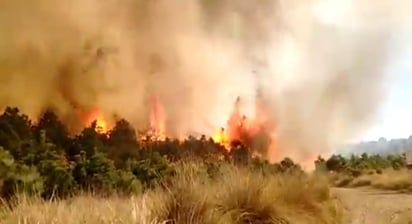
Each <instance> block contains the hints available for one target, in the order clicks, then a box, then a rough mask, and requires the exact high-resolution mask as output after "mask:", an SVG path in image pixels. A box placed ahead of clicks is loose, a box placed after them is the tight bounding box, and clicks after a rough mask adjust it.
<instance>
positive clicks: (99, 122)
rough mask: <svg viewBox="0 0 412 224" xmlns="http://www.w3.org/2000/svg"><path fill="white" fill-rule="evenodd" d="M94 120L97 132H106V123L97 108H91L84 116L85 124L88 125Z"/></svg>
mask: <svg viewBox="0 0 412 224" xmlns="http://www.w3.org/2000/svg"><path fill="white" fill-rule="evenodd" d="M94 121H96V131H97V132H99V133H102V134H104V133H107V131H108V125H107V122H106V120H105V119H104V117H103V116H102V114H101V112H100V110H99V109H98V108H95V109H93V110H92V111H91V112H90V113H89V114H88V116H87V118H86V124H87V125H90V124H91V123H93V122H94Z"/></svg>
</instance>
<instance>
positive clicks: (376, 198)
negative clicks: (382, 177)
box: [332, 188, 412, 224]
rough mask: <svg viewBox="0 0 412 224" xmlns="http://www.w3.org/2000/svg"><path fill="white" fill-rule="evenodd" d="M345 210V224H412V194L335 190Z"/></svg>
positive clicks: (365, 190)
mask: <svg viewBox="0 0 412 224" xmlns="http://www.w3.org/2000/svg"><path fill="white" fill-rule="evenodd" d="M332 191H333V193H334V194H336V195H337V196H338V198H339V200H340V201H341V203H342V205H343V207H344V209H345V222H344V223H345V224H412V194H400V193H396V192H383V191H377V190H371V189H343V188H334V189H333V190H332Z"/></svg>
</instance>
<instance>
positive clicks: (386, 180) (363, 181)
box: [334, 169, 412, 192]
mask: <svg viewBox="0 0 412 224" xmlns="http://www.w3.org/2000/svg"><path fill="white" fill-rule="evenodd" d="M334 184H335V186H338V187H343V186H348V187H364V186H370V187H373V188H376V189H382V190H393V191H401V192H412V171H410V170H406V169H404V170H391V169H388V170H384V171H383V172H382V173H381V174H377V173H372V174H371V173H369V174H364V175H361V176H359V177H356V178H355V177H351V176H346V175H345V176H344V175H342V176H340V177H335V178H334Z"/></svg>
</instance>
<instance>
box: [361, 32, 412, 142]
mask: <svg viewBox="0 0 412 224" xmlns="http://www.w3.org/2000/svg"><path fill="white" fill-rule="evenodd" d="M407 36H409V35H407ZM409 37H410V36H409ZM408 39H409V40H408ZM395 52H396V53H399V54H398V55H399V56H396V57H395V58H397V59H396V60H395V62H394V63H393V65H392V66H390V67H389V68H388V71H387V72H388V73H389V75H390V76H391V77H392V78H391V80H389V81H388V82H387V85H388V89H389V93H388V95H387V98H386V99H385V103H384V105H383V106H382V108H381V111H380V114H379V117H378V120H377V121H376V124H375V125H374V126H373V127H371V128H370V130H369V131H367V132H366V133H365V134H364V136H363V138H362V140H376V139H378V138H379V137H385V138H387V139H390V138H405V137H409V136H410V135H412V39H410V38H404V40H402V43H401V44H400V46H399V49H396V51H395Z"/></svg>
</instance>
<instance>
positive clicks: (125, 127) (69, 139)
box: [0, 107, 405, 198]
mask: <svg viewBox="0 0 412 224" xmlns="http://www.w3.org/2000/svg"><path fill="white" fill-rule="evenodd" d="M0 146H1V148H0V186H1V189H0V190H1V196H2V197H4V198H8V197H12V196H13V195H15V194H16V193H22V192H23V193H29V194H37V195H41V196H42V197H45V198H50V197H69V196H73V195H76V194H78V193H79V192H84V191H93V192H95V193H98V194H102V195H110V194H113V193H116V194H130V193H137V192H142V191H145V190H146V189H150V188H153V187H155V186H159V185H162V184H165V183H167V181H168V179H170V178H171V177H173V176H174V175H175V174H176V170H175V166H176V164H179V163H181V162H188V161H197V162H199V163H202V164H204V165H205V166H204V167H205V169H206V172H207V174H208V175H209V176H210V177H211V178H213V176H214V175H216V174H217V172H218V171H219V166H221V165H222V164H225V163H230V164H233V165H235V166H240V167H247V168H248V169H249V168H250V169H251V170H253V171H256V172H261V173H263V174H265V175H270V174H275V173H285V172H302V173H303V170H302V169H301V167H300V166H299V164H296V163H295V162H294V161H292V159H290V158H284V159H283V160H282V161H280V162H278V163H275V164H271V163H269V162H268V161H265V160H264V159H261V158H258V157H255V156H252V154H251V153H250V152H251V150H250V149H249V148H247V146H245V145H243V144H241V143H239V142H237V143H236V142H232V144H231V149H230V150H227V149H226V148H225V147H223V146H222V145H220V144H217V143H215V142H214V141H213V140H212V139H211V138H207V137H206V136H202V137H201V138H198V139H197V138H194V137H188V138H187V139H186V140H184V141H178V140H173V139H167V138H166V139H165V140H164V141H152V140H146V141H143V140H138V139H137V137H136V130H134V129H133V127H132V126H131V125H130V124H129V123H128V122H127V121H126V120H123V119H120V120H118V121H117V122H116V124H115V126H114V127H113V128H112V129H111V130H110V131H108V133H101V132H99V131H97V129H96V122H93V123H92V124H91V125H90V126H89V127H86V128H84V129H83V130H82V131H81V133H79V134H77V135H74V136H71V135H70V134H69V133H68V131H67V128H66V127H65V125H64V124H63V123H62V122H61V121H60V120H59V118H58V117H57V115H56V114H55V113H54V112H53V111H51V110H49V111H46V112H45V113H43V115H42V116H41V118H40V119H39V120H38V122H36V124H34V123H32V121H31V120H30V119H29V118H28V116H26V115H25V114H23V113H21V112H20V111H19V110H18V109H17V108H11V107H8V108H7V109H5V111H4V112H3V114H2V115H1V116H0ZM314 163H315V164H316V170H317V171H320V172H338V173H349V174H352V175H355V176H356V175H360V174H361V173H362V172H363V171H371V170H373V171H376V172H381V170H382V169H386V168H394V169H400V168H402V167H404V166H405V162H404V158H403V155H387V156H380V155H367V154H362V155H361V156H355V155H352V156H350V157H344V156H341V155H332V156H331V157H330V158H327V159H324V158H322V157H321V156H319V158H318V159H317V160H316V161H314Z"/></svg>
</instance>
